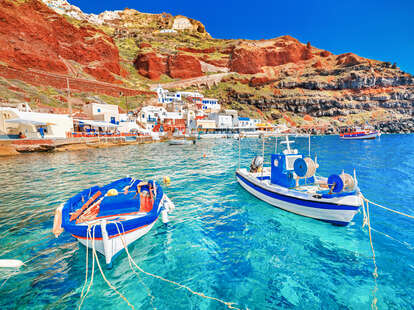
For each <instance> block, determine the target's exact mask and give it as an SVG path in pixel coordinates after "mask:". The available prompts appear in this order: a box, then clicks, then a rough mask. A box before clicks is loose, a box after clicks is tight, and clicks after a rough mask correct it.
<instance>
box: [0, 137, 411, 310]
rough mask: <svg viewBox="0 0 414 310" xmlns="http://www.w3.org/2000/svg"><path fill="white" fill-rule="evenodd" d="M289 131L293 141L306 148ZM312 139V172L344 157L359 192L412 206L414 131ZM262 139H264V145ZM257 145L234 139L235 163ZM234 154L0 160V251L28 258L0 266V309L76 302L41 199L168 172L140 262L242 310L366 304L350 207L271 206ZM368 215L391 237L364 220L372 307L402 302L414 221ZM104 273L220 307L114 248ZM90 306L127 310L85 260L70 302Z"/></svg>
mask: <svg viewBox="0 0 414 310" xmlns="http://www.w3.org/2000/svg"><path fill="white" fill-rule="evenodd" d="M300 140H301V139H297V140H296V141H297V143H296V146H298V147H299V148H300V149H301V150H303V151H306V152H307V148H306V141H300ZM311 140H312V154H317V155H318V162H319V164H320V166H321V167H320V169H319V174H322V175H326V176H328V175H329V174H331V173H339V172H341V170H342V168H343V169H345V171H346V172H349V173H352V169H353V168H356V171H357V176H358V180H359V185H360V187H361V190H362V191H363V193H364V194H365V196H367V197H368V198H370V199H371V200H373V201H375V202H378V203H381V204H383V205H386V206H388V207H391V208H394V209H397V210H400V211H402V212H406V213H411V214H414V204H413V202H414V174H413V172H414V148H413V145H414V135H385V136H382V137H381V139H380V140H374V141H340V140H339V139H338V137H312V139H311ZM273 141H274V140H273ZM273 141H272V140H269V141H267V142H266V151H267V152H266V153H269V152H271V150H272V149H273V148H274V146H273V145H274V143H273ZM260 153H261V142H260V140H258V139H256V140H255V139H250V140H243V141H242V165H245V166H247V165H248V164H249V162H250V160H251V158H252V156H254V155H256V154H260ZM203 154H205V155H206V157H205V158H204V157H203ZM267 159H268V158H267ZM237 165H238V142H237V141H235V140H217V141H200V142H199V143H198V144H197V145H188V146H169V145H167V144H164V143H159V144H150V145H135V146H125V147H118V148H108V149H94V150H84V151H77V152H66V153H56V154H30V155H24V156H19V157H14V158H3V159H1V160H0V184H1V186H0V215H1V217H0V258H15V259H21V260H23V261H26V260H29V259H32V258H34V259H33V260H32V261H30V262H28V263H27V265H26V266H24V267H22V268H21V269H20V270H19V272H17V273H13V274H12V272H11V271H10V270H0V296H1V297H0V308H1V309H31V310H32V309H74V308H76V307H77V306H78V304H79V296H80V293H81V290H82V286H83V284H84V280H85V258H86V257H85V247H83V246H80V245H79V244H78V243H77V242H76V241H75V239H73V238H72V237H71V236H70V235H69V234H67V233H64V234H62V235H61V237H59V239H55V238H54V236H53V235H52V234H51V228H52V225H53V214H54V208H55V207H57V206H58V205H59V203H61V202H64V201H65V200H67V199H68V198H70V197H71V196H72V195H74V194H76V193H77V192H78V191H80V190H81V189H84V188H88V187H90V186H92V185H95V184H101V185H103V184H106V183H108V182H110V181H112V180H113V179H115V178H121V177H124V176H126V175H130V176H134V177H144V178H147V177H156V178H158V179H161V176H163V175H169V176H170V177H171V179H172V183H171V185H170V186H169V187H165V191H166V192H167V194H168V195H169V196H170V198H171V199H172V200H173V201H174V203H175V205H176V209H175V211H174V213H173V214H171V215H170V222H169V223H168V224H167V225H164V224H162V223H161V221H159V222H158V223H157V224H156V225H155V226H154V227H153V229H152V230H151V231H150V232H149V233H148V234H147V235H146V236H144V237H143V238H142V239H139V240H138V241H137V242H135V243H134V244H133V245H132V246H130V248H129V249H130V253H131V255H132V256H133V258H134V260H135V261H136V262H137V263H138V265H140V266H141V267H142V268H143V269H145V270H146V271H148V272H152V273H155V274H158V275H161V276H163V277H166V278H168V279H171V280H174V281H177V282H180V283H182V284H185V285H188V286H189V287H191V288H192V289H194V290H196V291H200V292H203V293H205V294H206V295H210V296H214V297H217V298H220V299H223V300H226V301H231V302H235V303H236V306H237V307H240V308H243V309H246V308H249V309H281V308H286V309H293V308H295V309H370V308H371V302H372V299H373V291H374V289H375V282H374V279H373V276H372V273H373V271H374V266H373V261H372V252H371V248H370V244H369V238H368V233H367V229H366V228H364V229H362V227H361V226H362V214H357V215H356V217H355V218H354V221H353V222H352V223H351V224H350V225H349V226H347V227H336V226H332V225H330V224H327V223H323V222H319V221H316V220H312V219H308V218H304V217H300V216H297V215H294V214H291V213H287V212H285V211H282V210H279V209H277V208H274V207H272V206H269V205H267V204H266V203H264V202H262V201H260V200H258V199H256V198H254V197H253V196H251V195H250V194H248V193H247V192H246V191H244V190H243V189H242V188H241V187H240V186H239V185H238V184H237V182H236V180H235V176H234V171H235V169H236V168H237ZM371 224H372V227H374V228H375V229H376V230H378V231H381V232H384V233H386V234H388V235H389V236H392V237H393V238H396V239H398V240H400V241H402V242H403V243H399V242H397V241H394V240H391V239H389V238H387V237H386V236H384V235H382V234H379V233H376V232H373V242H374V248H375V252H376V257H377V266H378V274H379V277H378V279H377V286H378V288H377V291H376V293H375V296H376V298H378V302H377V306H378V308H379V309H412V308H413V306H412V305H413V304H414V255H413V249H414V247H413V245H414V221H413V220H412V219H408V218H405V217H401V216H399V215H396V214H392V213H388V212H387V211H384V210H381V209H378V208H375V207H371ZM100 258H101V260H100V261H101V263H103V262H104V260H103V258H102V257H100ZM89 261H91V255H90V254H89ZM89 267H91V266H90V265H89ZM90 270H91V269H89V272H90ZM11 274H12V275H11ZM105 274H106V276H107V277H108V279H109V280H110V281H111V282H112V284H114V285H115V286H116V287H117V288H118V289H119V290H120V291H121V292H122V293H123V294H124V295H125V296H126V297H127V298H128V300H129V301H130V302H131V303H132V304H133V305H134V306H135V308H136V309H152V308H157V309H225V307H224V306H223V305H221V304H219V303H217V302H216V301H212V300H207V299H203V298H200V297H199V296H194V295H191V294H190V293H188V292H187V291H186V290H183V289H177V288H176V287H175V286H173V285H171V284H168V283H165V282H162V281H160V280H158V279H154V278H151V277H148V276H146V275H141V276H140V277H137V276H136V275H135V274H134V273H133V272H132V271H131V270H130V267H129V265H128V260H127V257H126V255H125V253H123V254H121V255H120V256H118V258H117V259H116V260H115V263H114V267H113V269H112V270H105ZM6 279H7V281H6ZM97 307H99V308H100V309H102V310H103V309H127V305H126V304H125V303H124V301H122V300H121V299H120V298H119V297H118V296H117V295H116V294H115V293H114V292H113V291H112V290H111V289H110V288H108V286H107V284H106V283H105V282H104V280H103V279H102V277H101V275H100V273H99V271H98V270H95V278H94V282H93V285H92V288H91V290H90V293H89V294H88V297H87V298H86V300H85V302H84V304H83V307H82V308H83V309H96V308H97Z"/></svg>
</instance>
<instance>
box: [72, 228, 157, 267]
mask: <svg viewBox="0 0 414 310" xmlns="http://www.w3.org/2000/svg"><path fill="white" fill-rule="evenodd" d="M156 221H157V220H155V221H154V222H153V223H151V224H149V225H146V226H143V227H138V228H136V229H134V230H132V231H129V232H126V233H123V234H122V235H118V236H114V237H112V238H108V239H106V240H105V238H97V239H94V240H91V239H90V238H88V239H86V238H84V237H80V236H75V235H73V237H75V238H76V239H78V241H79V242H80V243H81V244H83V245H84V246H86V245H87V246H88V248H90V249H92V247H93V246H94V247H95V250H96V251H98V252H99V253H101V254H102V255H103V256H104V257H105V263H106V266H107V268H111V267H112V263H113V261H114V259H115V258H116V257H117V256H118V255H119V254H120V253H121V252H122V251H123V250H125V246H128V245H129V244H131V243H133V242H135V241H136V240H138V239H139V238H141V237H142V236H144V235H145V234H147V233H148V232H149V231H150V230H151V228H152V227H153V226H154V224H155V223H156ZM119 230H120V231H121V233H122V227H121V226H119ZM92 234H93V231H92V232H91V235H92ZM124 242H125V245H124ZM93 243H94V245H93Z"/></svg>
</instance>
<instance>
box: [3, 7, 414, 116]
mask: <svg viewBox="0 0 414 310" xmlns="http://www.w3.org/2000/svg"><path fill="white" fill-rule="evenodd" d="M0 64H3V65H8V66H13V67H17V68H21V69H24V70H27V69H28V68H31V69H37V70H42V71H45V72H54V73H60V74H65V75H70V76H72V77H74V76H75V77H76V76H82V77H84V78H91V79H97V80H101V81H106V82H110V83H122V84H124V85H126V86H128V87H131V88H135V89H140V90H143V89H148V88H149V87H150V86H151V85H153V84H158V83H166V82H169V85H175V87H177V88H179V85H181V87H184V88H189V89H191V88H197V89H199V90H201V91H203V92H204V93H205V95H208V96H216V97H219V98H220V99H221V101H222V103H224V104H225V106H226V107H231V108H234V109H237V110H239V111H240V113H241V114H242V115H251V116H260V117H264V118H267V119H269V120H271V119H280V118H282V117H283V116H284V117H286V116H289V117H290V118H292V119H294V121H295V122H296V123H305V124H307V123H306V122H308V123H309V122H310V121H309V119H312V121H311V122H313V123H315V124H316V123H318V122H317V120H316V121H315V119H314V118H309V117H308V118H307V120H306V118H305V116H312V117H316V118H317V119H319V118H321V119H323V118H327V119H328V120H329V121H335V122H345V123H349V122H354V121H362V120H367V119H370V120H384V121H386V120H387V119H390V117H394V118H395V117H397V118H401V117H412V116H413V103H414V78H413V76H412V75H410V74H408V73H405V72H403V71H401V70H400V69H399V68H398V67H397V65H396V64H394V65H391V64H390V63H386V62H381V61H376V60H371V59H366V58H363V57H360V56H358V55H355V54H353V53H346V54H341V55H334V54H332V53H331V52H329V51H326V50H322V49H318V48H317V47H314V46H312V45H311V44H310V43H309V42H307V43H306V44H305V43H302V42H299V41H298V40H296V39H295V38H292V37H290V36H282V37H279V38H275V39H271V40H258V41H252V40H219V39H213V38H211V36H210V35H209V34H208V32H207V31H206V29H205V27H204V25H203V24H202V23H201V22H199V21H196V20H194V19H191V18H187V17H185V16H181V15H179V16H172V15H171V14H168V13H162V14H147V13H142V12H139V11H136V10H133V9H125V10H122V11H113V12H111V11H105V12H103V13H101V14H99V15H95V14H86V13H83V12H82V11H81V10H80V9H79V8H77V7H76V6H72V5H70V4H69V3H68V2H67V1H66V0H43V2H41V1H40V0H19V1H12V0H3V1H1V2H0ZM0 72H1V71H0ZM216 73H217V74H216ZM218 73H220V74H218ZM218 77H219V78H218ZM190 78H191V80H188V81H189V82H188V81H185V83H182V84H180V82H179V81H180V80H187V79H190ZM210 80H211V81H212V82H211V83H209V82H208V81H210ZM0 84H1V83H0ZM0 94H1V90H0ZM283 119H284V118H283Z"/></svg>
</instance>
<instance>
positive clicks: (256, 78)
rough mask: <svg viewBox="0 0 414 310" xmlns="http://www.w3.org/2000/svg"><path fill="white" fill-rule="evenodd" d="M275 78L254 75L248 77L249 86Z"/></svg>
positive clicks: (263, 83) (271, 81)
mask: <svg viewBox="0 0 414 310" xmlns="http://www.w3.org/2000/svg"><path fill="white" fill-rule="evenodd" d="M274 81H275V80H272V79H269V78H268V77H267V76H254V77H252V78H251V79H250V82H249V86H252V87H256V86H261V85H266V84H270V83H273V82H274Z"/></svg>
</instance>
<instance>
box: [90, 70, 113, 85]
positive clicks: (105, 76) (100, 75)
mask: <svg viewBox="0 0 414 310" xmlns="http://www.w3.org/2000/svg"><path fill="white" fill-rule="evenodd" d="M84 70H85V72H86V73H88V74H90V75H92V76H94V77H95V78H96V79H97V80H99V81H104V82H109V83H113V82H115V81H116V79H115V77H114V76H113V75H112V74H111V72H110V71H109V70H108V69H106V68H103V67H86V68H85V69H84Z"/></svg>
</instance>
